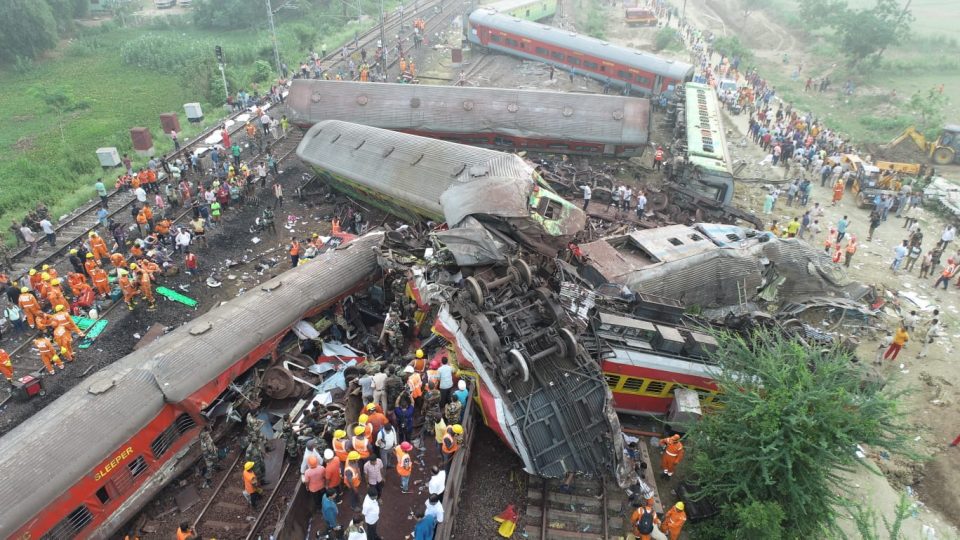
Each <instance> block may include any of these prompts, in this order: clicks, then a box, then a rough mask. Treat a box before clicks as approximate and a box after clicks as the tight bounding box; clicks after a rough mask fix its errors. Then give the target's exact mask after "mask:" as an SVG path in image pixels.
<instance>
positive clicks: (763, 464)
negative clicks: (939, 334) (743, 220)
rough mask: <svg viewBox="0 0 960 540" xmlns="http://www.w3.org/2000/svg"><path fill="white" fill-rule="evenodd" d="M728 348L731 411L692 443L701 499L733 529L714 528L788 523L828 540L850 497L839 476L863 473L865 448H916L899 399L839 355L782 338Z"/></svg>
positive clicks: (726, 404) (730, 342)
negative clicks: (859, 469)
mask: <svg viewBox="0 0 960 540" xmlns="http://www.w3.org/2000/svg"><path fill="white" fill-rule="evenodd" d="M718 340H719V342H720V346H719V349H718V351H717V353H716V355H715V358H716V360H717V362H718V367H719V372H718V376H717V384H718V386H719V389H720V392H721V395H722V396H723V399H722V402H723V406H722V407H721V408H718V409H717V410H715V411H712V412H711V414H707V415H705V416H704V417H703V418H702V419H701V420H700V422H699V423H698V424H697V426H696V427H695V428H694V429H693V430H692V431H691V432H690V434H689V435H688V438H689V447H690V449H691V455H692V456H693V457H692V461H693V473H694V476H695V477H696V479H697V481H698V483H699V484H700V486H701V488H702V489H701V491H700V492H699V493H698V495H697V496H698V497H706V498H709V499H711V500H712V501H714V502H715V503H717V504H718V505H719V506H720V507H721V509H722V511H721V518H722V519H724V520H725V521H726V523H722V524H720V526H719V527H714V528H713V529H719V530H726V534H727V536H723V535H721V536H720V537H725V538H730V536H735V537H737V538H741V537H742V538H749V537H751V536H750V534H751V533H750V531H755V530H761V529H763V528H764V527H768V526H771V525H772V523H774V522H782V524H781V527H780V528H781V529H782V530H783V531H784V538H803V537H811V538H813V537H820V536H819V535H821V534H822V533H823V532H824V529H826V528H828V527H831V526H832V524H833V523H834V522H835V518H836V516H837V505H838V504H839V503H840V502H842V499H841V495H840V494H842V493H844V492H845V491H848V490H849V489H850V488H849V486H847V485H846V483H845V481H844V480H843V478H842V476H840V474H838V473H839V472H841V471H850V470H853V469H854V468H855V466H856V464H857V463H858V461H857V458H856V456H855V454H854V452H855V450H856V446H857V445H858V444H865V445H870V446H871V447H874V448H884V449H887V450H889V451H897V452H898V451H902V450H904V449H905V448H906V444H907V443H906V440H907V438H906V436H905V429H904V428H903V427H902V425H901V423H900V422H901V415H900V412H899V411H898V407H897V400H896V396H889V395H887V394H886V393H884V392H882V391H881V388H879V386H877V385H875V384H869V383H865V382H863V381H862V380H861V377H860V374H859V371H858V370H857V369H856V368H855V366H853V365H852V363H851V361H850V360H851V358H850V356H849V355H848V354H847V353H845V352H842V351H841V350H839V349H832V350H828V351H821V350H820V349H819V348H815V347H814V348H811V347H808V346H806V345H804V344H802V343H800V342H798V341H794V340H792V339H791V338H788V337H784V336H783V335H782V334H779V333H774V332H757V333H755V334H754V335H753V337H751V338H750V339H744V338H740V337H738V336H735V335H731V334H720V335H719V336H718ZM754 503H762V504H763V505H765V506H756V505H754ZM737 505H743V507H742V508H738V507H737ZM774 505H775V506H774ZM777 507H779V508H777ZM780 512H782V515H780ZM750 516H753V519H746V518H747V517H750ZM699 536H701V535H698V537H699ZM704 536H705V535H704ZM756 537H757V536H754V538H756ZM759 537H765V535H760V536H759Z"/></svg>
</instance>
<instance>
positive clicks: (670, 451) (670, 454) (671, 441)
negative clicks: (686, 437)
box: [660, 435, 683, 476]
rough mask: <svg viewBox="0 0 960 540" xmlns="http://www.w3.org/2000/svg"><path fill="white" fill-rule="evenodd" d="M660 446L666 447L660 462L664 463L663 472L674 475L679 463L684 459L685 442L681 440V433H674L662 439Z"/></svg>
mask: <svg viewBox="0 0 960 540" xmlns="http://www.w3.org/2000/svg"><path fill="white" fill-rule="evenodd" d="M660 446H663V447H666V452H664V454H663V457H662V458H660V463H661V464H662V465H663V474H665V475H667V476H673V472H674V471H675V470H676V468H677V464H679V463H680V461H681V460H682V459H683V443H682V442H680V436H679V435H673V436H671V437H666V438H664V439H660Z"/></svg>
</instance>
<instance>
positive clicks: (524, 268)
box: [513, 259, 533, 287]
mask: <svg viewBox="0 0 960 540" xmlns="http://www.w3.org/2000/svg"><path fill="white" fill-rule="evenodd" d="M513 267H514V268H516V270H517V275H518V276H519V277H520V280H521V281H522V282H523V284H524V285H526V286H528V287H529V286H530V284H531V283H533V272H531V271H530V265H529V264H527V263H526V261H524V260H522V259H517V260H516V261H513Z"/></svg>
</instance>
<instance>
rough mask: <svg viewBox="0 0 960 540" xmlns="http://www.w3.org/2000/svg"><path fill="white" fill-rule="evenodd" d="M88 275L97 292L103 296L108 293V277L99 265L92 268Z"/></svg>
mask: <svg viewBox="0 0 960 540" xmlns="http://www.w3.org/2000/svg"><path fill="white" fill-rule="evenodd" d="M90 277H91V278H92V279H93V286H94V287H96V289H97V292H98V293H100V294H102V295H103V296H109V295H110V279H109V278H108V277H107V272H106V270H104V269H103V268H100V267H97V268H94V269H93V271H92V272H91V273H90Z"/></svg>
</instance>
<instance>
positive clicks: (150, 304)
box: [130, 264, 157, 311]
mask: <svg viewBox="0 0 960 540" xmlns="http://www.w3.org/2000/svg"><path fill="white" fill-rule="evenodd" d="M130 269H131V270H136V269H137V265H136V264H131V265H130ZM136 280H137V282H138V283H139V285H140V294H142V295H143V298H144V299H145V300H146V301H147V309H149V310H151V311H152V310H154V309H157V301H156V300H154V299H153V283H151V281H150V273H149V272H147V271H142V272H140V274H139V275H138V276H137V278H136Z"/></svg>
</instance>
